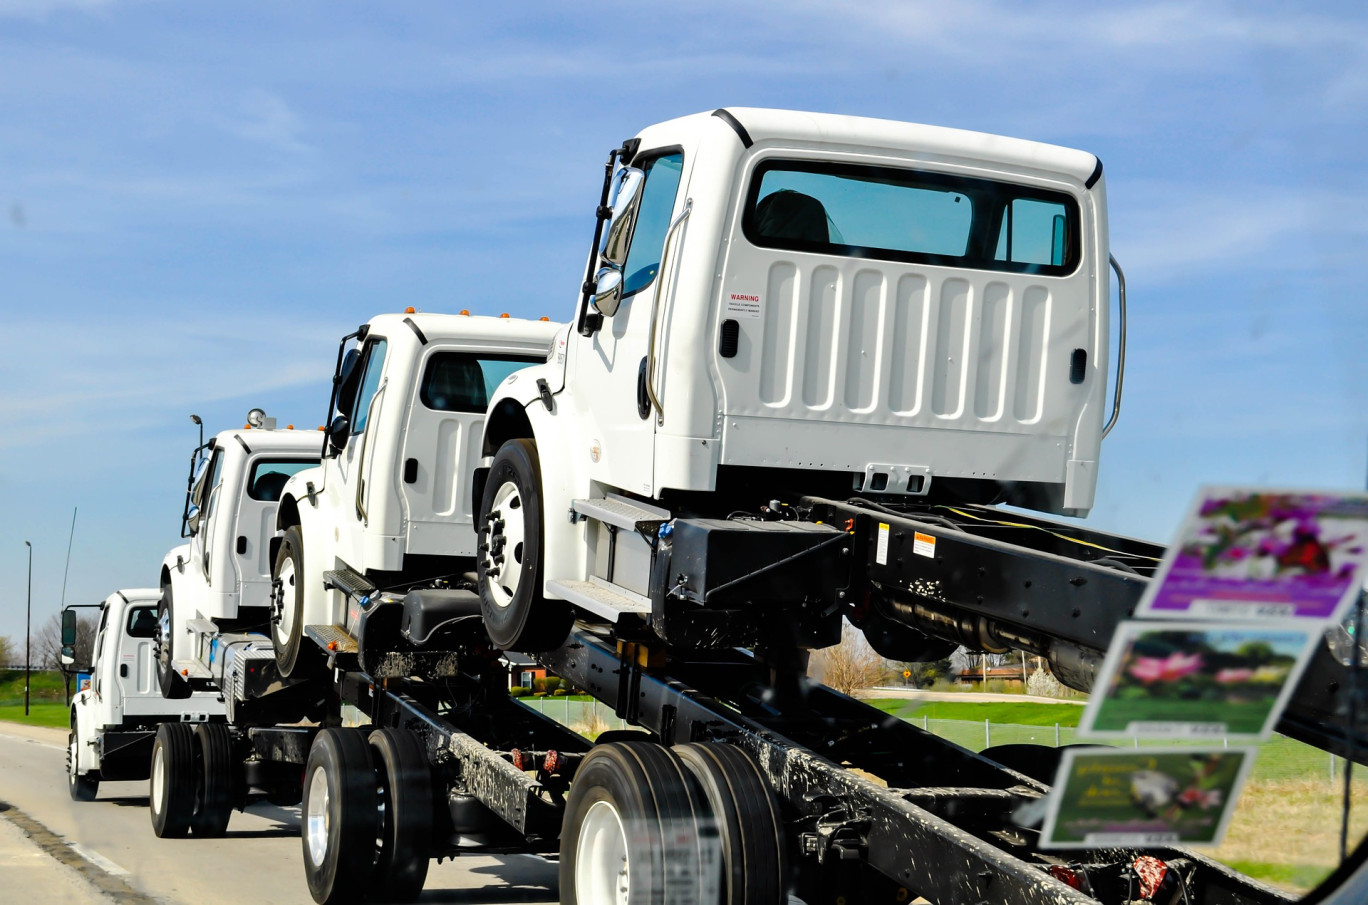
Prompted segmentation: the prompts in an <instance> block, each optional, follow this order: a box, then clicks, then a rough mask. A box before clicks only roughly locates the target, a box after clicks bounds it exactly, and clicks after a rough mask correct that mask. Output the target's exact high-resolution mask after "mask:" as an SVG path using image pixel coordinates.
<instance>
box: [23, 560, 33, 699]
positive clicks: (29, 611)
mask: <svg viewBox="0 0 1368 905" xmlns="http://www.w3.org/2000/svg"><path fill="white" fill-rule="evenodd" d="M24 546H25V547H28V560H29V561H28V602H27V603H25V605H24V716H28V715H29V674H30V672H31V667H30V666H29V648H30V641H29V639H30V638H32V637H33V544H32V543H31V542H29V541H24Z"/></svg>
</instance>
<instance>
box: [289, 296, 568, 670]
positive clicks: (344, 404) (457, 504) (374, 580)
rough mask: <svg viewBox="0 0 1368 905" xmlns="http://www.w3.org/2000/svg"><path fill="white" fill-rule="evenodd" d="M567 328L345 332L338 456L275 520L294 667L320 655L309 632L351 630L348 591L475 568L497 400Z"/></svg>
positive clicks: (454, 322) (481, 324)
mask: <svg viewBox="0 0 1368 905" xmlns="http://www.w3.org/2000/svg"><path fill="white" fill-rule="evenodd" d="M559 326H560V325H558V324H553V323H550V322H549V321H547V320H546V319H542V320H540V321H533V320H524V319H520V318H510V317H507V316H503V317H484V316H471V315H468V314H460V315H445V314H423V313H418V312H414V311H409V312H405V313H399V314H382V315H379V316H377V317H375V318H373V319H371V320H370V321H369V322H367V323H366V324H364V325H363V326H362V327H360V328H359V329H358V330H357V331H356V332H354V333H352V334H349V335H348V336H346V337H344V338H343V340H342V344H341V346H340V347H339V351H338V359H337V369H336V372H335V374H334V379H333V394H332V399H331V400H330V401H329V406H328V411H329V418H330V424H329V426H328V430H327V443H328V447H327V452H326V453H325V455H324V458H323V460H322V462H321V463H320V464H319V465H317V466H316V467H312V468H308V469H304V470H301V471H299V472H298V473H296V474H294V475H293V476H292V477H291V478H290V480H289V481H288V483H286V485H285V487H284V490H283V493H282V496H281V499H280V505H279V510H278V513H277V515H276V522H275V528H276V537H275V539H274V541H273V542H272V543H273V545H272V550H271V554H270V558H271V561H272V562H274V563H275V573H274V575H275V578H276V581H277V591H278V592H277V594H276V596H275V598H274V607H275V610H274V614H273V622H272V625H273V630H274V635H273V638H274V641H275V644H276V651H277V654H278V658H279V665H280V668H281V671H282V672H283V673H284V674H285V675H286V676H292V675H295V676H298V675H304V674H308V673H309V672H310V670H312V669H316V668H317V667H318V666H319V665H320V664H321V648H319V647H317V645H314V644H310V643H308V642H307V641H304V640H303V639H304V630H305V627H306V626H321V627H335V626H343V625H345V623H346V616H347V609H348V600H349V599H351V600H355V599H358V598H361V597H364V596H365V593H366V592H367V590H368V589H376V588H390V589H392V588H407V587H411V586H414V585H417V584H419V583H423V582H432V581H435V580H436V581H449V580H454V579H459V578H460V577H461V576H462V574H463V573H467V572H470V571H472V570H473V569H474V564H475V559H474V558H475V553H476V550H475V544H476V538H475V532H474V529H473V518H474V506H475V503H476V502H478V499H479V497H478V495H477V494H476V492H475V491H474V489H473V487H472V483H471V482H472V478H473V476H474V474H475V471H476V467H477V465H478V464H479V460H480V456H481V451H480V450H481V439H482V429H483V425H484V417H485V409H486V406H487V404H488V400H489V397H490V395H491V394H493V392H494V390H495V388H496V387H497V386H499V385H500V383H502V382H505V380H508V381H514V382H516V381H517V380H519V379H520V377H519V374H520V373H521V371H522V369H524V368H528V367H531V366H533V365H538V364H541V363H543V362H545V361H546V358H547V355H548V352H549V350H550V348H551V341H552V338H553V337H554V335H555V334H556V331H557V329H558V328H559ZM325 575H326V577H325ZM349 595H350V596H349Z"/></svg>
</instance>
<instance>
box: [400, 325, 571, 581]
mask: <svg viewBox="0 0 1368 905" xmlns="http://www.w3.org/2000/svg"><path fill="white" fill-rule="evenodd" d="M543 360H544V359H543V358H541V357H531V356H491V355H484V354H480V355H477V354H476V353H473V352H464V351H460V350H456V349H449V348H448V349H433V350H432V351H430V352H429V353H428V355H427V357H426V358H425V359H424V360H423V362H422V364H421V370H420V371H419V383H418V392H417V394H416V398H415V399H414V400H413V401H412V402H411V404H410V406H409V414H408V422H407V425H406V429H405V431H404V447H403V449H404V454H403V461H402V464H401V470H402V484H401V486H402V488H403V494H404V505H405V508H406V509H407V512H408V537H407V542H406V544H405V550H406V552H408V553H410V554H431V555H436V556H474V555H475V532H474V531H473V530H472V528H471V520H472V511H473V505H472V500H471V480H470V477H471V475H472V474H473V473H474V471H475V465H476V463H478V462H479V460H480V454H481V440H482V436H481V431H482V428H483V426H484V418H485V411H486V409H487V408H488V406H489V396H490V394H491V393H493V391H494V388H495V387H497V386H498V385H499V384H500V383H502V382H503V379H504V378H505V377H507V376H508V375H509V374H511V373H513V372H514V371H516V370H518V369H520V368H524V367H527V366H528V365H530V364H535V363H538V362H541V361H543Z"/></svg>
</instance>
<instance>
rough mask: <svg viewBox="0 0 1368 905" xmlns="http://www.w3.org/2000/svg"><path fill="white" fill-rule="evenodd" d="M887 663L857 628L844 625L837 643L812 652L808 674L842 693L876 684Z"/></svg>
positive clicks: (849, 692) (885, 669)
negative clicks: (839, 640) (839, 641)
mask: <svg viewBox="0 0 1368 905" xmlns="http://www.w3.org/2000/svg"><path fill="white" fill-rule="evenodd" d="M887 662H888V661H886V660H884V658H883V657H880V656H879V655H878V654H876V653H874V649H873V648H871V647H870V646H869V643H868V642H867V641H865V639H864V635H863V634H862V633H861V632H860V631H859V629H856V628H854V627H853V626H851V625H850V624H848V623H847V624H845V625H844V626H843V627H842V630H841V643H840V644H837V645H835V646H834V647H828V648H826V649H825V650H819V651H816V652H814V653H813V655H812V658H811V659H810V660H809V666H808V673H809V674H810V675H811V676H812V677H813V678H814V679H816V680H817V681H818V682H821V683H822V684H823V685H829V686H831V687H832V688H834V689H836V690H837V691H839V692H841V693H843V694H851V693H853V692H856V691H859V690H861V689H864V688H871V687H873V686H874V685H876V684H878V682H879V680H880V679H882V678H883V677H884V674H885V672H886V671H887V669H888V667H887Z"/></svg>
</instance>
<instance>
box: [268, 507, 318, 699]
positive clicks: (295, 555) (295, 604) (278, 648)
mask: <svg viewBox="0 0 1368 905" xmlns="http://www.w3.org/2000/svg"><path fill="white" fill-rule="evenodd" d="M304 581H305V572H304V534H303V532H302V531H301V530H300V528H299V526H298V525H291V526H290V527H289V528H286V529H285V536H284V537H283V538H281V541H280V549H279V550H278V551H276V558H275V564H274V566H273V568H272V569H271V603H272V612H271V645H272V646H273V647H274V648H275V655H276V666H278V667H279V668H280V674H281V675H282V676H284V677H285V678H287V679H291V678H309V677H311V676H316V675H320V674H321V673H322V672H323V670H324V667H325V666H326V661H325V660H324V659H323V652H322V651H320V650H319V649H318V648H316V647H314V646H313V645H312V644H307V643H305V641H304Z"/></svg>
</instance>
